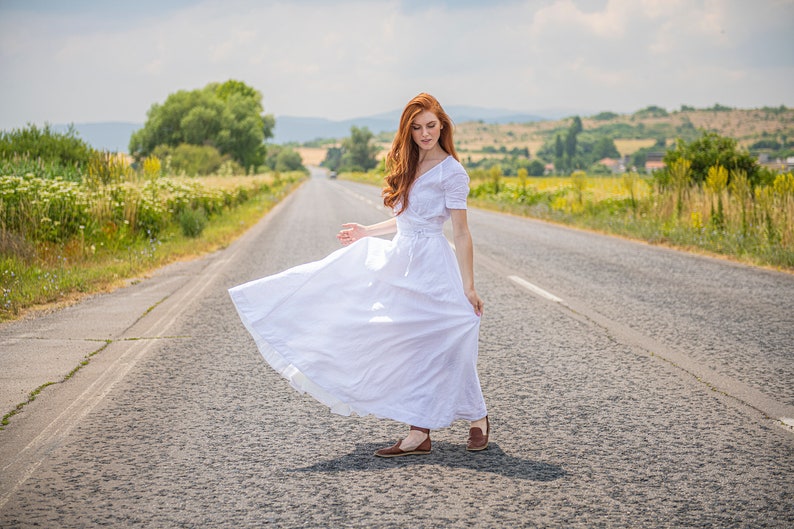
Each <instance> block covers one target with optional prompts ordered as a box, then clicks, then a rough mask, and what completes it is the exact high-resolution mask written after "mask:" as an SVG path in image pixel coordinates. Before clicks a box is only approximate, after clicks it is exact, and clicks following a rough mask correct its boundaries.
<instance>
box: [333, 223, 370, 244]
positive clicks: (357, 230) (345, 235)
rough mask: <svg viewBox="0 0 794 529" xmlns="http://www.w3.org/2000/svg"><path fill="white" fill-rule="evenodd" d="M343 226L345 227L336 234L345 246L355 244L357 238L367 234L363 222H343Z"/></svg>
mask: <svg viewBox="0 0 794 529" xmlns="http://www.w3.org/2000/svg"><path fill="white" fill-rule="evenodd" d="M342 228H343V229H342V230H339V233H337V234H336V238H337V239H338V240H339V242H341V243H342V245H343V246H347V245H348V244H353V243H354V242H356V241H357V240H359V239H361V238H363V237H366V236H367V228H366V226H362V225H361V224H357V223H355V222H349V223H347V224H342Z"/></svg>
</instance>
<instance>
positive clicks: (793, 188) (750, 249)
mask: <svg viewBox="0 0 794 529" xmlns="http://www.w3.org/2000/svg"><path fill="white" fill-rule="evenodd" d="M471 173H472V180H471V182H470V188H471V191H470V194H469V203H470V204H471V205H472V206H475V207H479V208H483V209H490V210H493V211H500V212H505V213H510V214H513V215H520V216H526V217H533V218H538V219H542V220H546V221H550V222H555V223H559V224H564V225H568V226H574V227H577V228H581V229H588V230H593V231H597V232H600V233H606V234H611V235H618V236H622V237H626V238H630V239H635V240H641V241H645V242H648V243H650V244H658V245H665V246H669V247H673V248H678V249H681V250H686V251H690V252H697V253H705V254H709V255H714V256H723V257H728V258H731V259H734V260H737V261H740V262H744V263H748V264H752V265H756V266H765V267H771V268H776V269H779V270H784V271H794V175H792V174H791V173H788V174H781V175H778V177H777V179H776V180H775V182H774V183H772V184H770V185H764V186H758V187H756V188H755V189H750V187H749V186H748V185H747V184H746V182H744V183H742V182H743V180H742V178H741V175H732V182H733V183H732V184H731V185H730V186H722V187H719V188H714V187H713V186H712V187H709V186H708V185H703V186H698V185H694V184H689V185H687V186H685V187H684V188H683V189H681V190H679V189H673V188H663V187H660V185H659V184H658V182H656V181H655V180H654V179H653V178H652V177H650V176H645V175H639V174H636V173H628V174H624V175H615V176H588V175H586V174H585V173H583V172H581V171H579V172H575V173H574V174H573V175H572V176H569V177H562V176H549V177H530V178H524V179H521V178H518V177H498V176H497V177H493V175H489V174H487V173H483V172H477V171H472V172H471ZM340 178H344V179H348V180H353V181H357V182H362V183H368V184H373V185H377V186H381V185H382V183H383V177H382V175H380V174H377V173H375V172H371V173H342V174H340Z"/></svg>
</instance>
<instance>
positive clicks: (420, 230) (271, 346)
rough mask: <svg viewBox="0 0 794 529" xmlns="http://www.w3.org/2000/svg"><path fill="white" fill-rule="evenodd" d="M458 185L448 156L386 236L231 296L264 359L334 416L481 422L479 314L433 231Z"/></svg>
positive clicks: (420, 183) (463, 187)
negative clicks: (389, 235)
mask: <svg viewBox="0 0 794 529" xmlns="http://www.w3.org/2000/svg"><path fill="white" fill-rule="evenodd" d="M468 182H469V177H468V175H467V174H466V171H465V170H464V169H463V166H461V165H460V163H458V161H457V160H455V158H453V157H452V156H449V157H447V158H446V159H445V160H444V161H442V162H441V163H439V164H438V165H436V166H435V167H433V168H432V169H430V170H429V171H427V172H426V173H424V174H423V175H421V176H420V177H419V178H417V180H416V181H415V182H414V184H413V187H412V189H411V191H410V195H409V201H408V208H407V209H406V211H405V212H404V213H402V214H401V215H398V216H397V234H396V235H395V236H394V238H393V240H391V241H388V240H385V239H380V238H376V237H365V238H362V239H359V240H358V241H356V242H355V243H353V244H351V245H349V246H347V247H344V248H341V249H339V250H337V251H335V252H333V253H332V254H330V255H328V256H327V257H326V258H324V259H322V260H320V261H316V262H312V263H307V264H303V265H300V266H296V267H294V268H290V269H289V270H286V271H284V272H281V273H279V274H276V275H272V276H269V277H265V278H262V279H258V280H255V281H251V282H249V283H246V284H243V285H240V286H237V287H234V288H232V289H230V290H229V293H230V295H231V297H232V300H233V302H234V304H235V306H236V307H237V311H238V313H239V315H240V318H241V319H242V321H243V324H244V325H245V327H246V328H247V329H248V331H249V332H250V333H251V335H252V336H253V338H254V339H255V341H256V345H257V347H258V349H259V351H260V352H261V353H262V356H263V357H264V358H265V360H266V361H267V362H268V363H269V364H270V365H271V366H272V367H273V368H274V369H275V370H276V371H277V372H278V373H280V374H281V375H282V376H284V377H285V378H286V379H287V380H289V382H290V384H291V385H292V386H293V387H294V388H295V389H297V390H298V391H301V392H307V393H309V394H310V395H312V396H313V397H314V398H316V399H317V400H319V401H320V402H322V403H324V404H325V405H327V406H329V407H330V409H331V411H332V412H334V413H338V414H341V415H351V414H353V413H355V414H357V415H361V416H364V415H369V414H372V415H374V416H376V417H381V418H389V419H393V420H395V421H399V422H402V423H406V424H411V425H414V426H419V427H423V428H442V427H446V426H449V425H450V424H451V423H452V422H453V421H455V420H458V419H465V420H469V421H472V420H477V419H481V418H482V417H484V416H485V415H486V413H487V412H486V407H485V401H484V400H483V396H482V391H481V389H480V381H479V378H478V376H477V351H478V336H479V329H480V318H479V317H478V316H477V315H476V314H475V313H474V310H473V308H472V306H471V304H470V303H469V301H468V299H467V298H466V296H465V294H464V292H463V285H462V281H461V275H460V270H459V268H458V263H457V260H456V258H455V254H454V252H453V251H452V248H451V247H450V245H449V243H448V242H447V240H446V238H445V237H444V235H443V234H442V226H443V224H444V222H446V221H447V220H448V219H449V218H450V209H466V197H467V196H468V191H469V187H468Z"/></svg>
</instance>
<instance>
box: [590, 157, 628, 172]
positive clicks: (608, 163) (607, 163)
mask: <svg viewBox="0 0 794 529" xmlns="http://www.w3.org/2000/svg"><path fill="white" fill-rule="evenodd" d="M626 162H627V160H626V159H625V158H620V159H618V160H616V159H614V158H602V159H601V160H598V161H597V162H596V163H597V164H600V165H603V166H604V167H606V168H607V169H609V170H610V171H611V172H612V173H614V174H621V173H625V172H626V165H627V163H626Z"/></svg>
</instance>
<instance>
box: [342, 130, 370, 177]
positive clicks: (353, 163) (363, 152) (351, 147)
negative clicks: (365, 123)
mask: <svg viewBox="0 0 794 529" xmlns="http://www.w3.org/2000/svg"><path fill="white" fill-rule="evenodd" d="M373 137H374V136H373V134H372V132H370V130H369V129H368V128H367V127H362V128H359V127H356V126H353V127H350V137H348V138H345V139H344V140H342V159H341V165H340V170H342V171H369V170H370V169H373V168H374V167H375V166H376V165H378V161H377V160H376V159H375V155H376V154H377V153H378V150H379V148H378V146H377V145H373V144H370V142H371V141H372V139H373Z"/></svg>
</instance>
